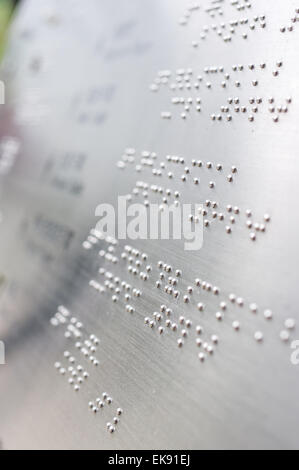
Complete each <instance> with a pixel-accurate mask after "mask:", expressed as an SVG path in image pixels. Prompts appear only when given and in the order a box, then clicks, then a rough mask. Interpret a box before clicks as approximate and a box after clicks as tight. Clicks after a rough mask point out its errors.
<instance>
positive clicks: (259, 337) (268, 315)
mask: <svg viewBox="0 0 299 470" xmlns="http://www.w3.org/2000/svg"><path fill="white" fill-rule="evenodd" d="M194 283H195V286H197V287H199V288H201V289H203V290H204V291H206V292H213V293H214V294H215V293H217V294H218V293H219V292H220V290H219V288H217V287H213V286H212V285H211V284H210V283H208V282H206V281H202V280H201V279H199V278H197V279H195V282H194ZM188 289H192V287H191V288H188ZM228 300H229V302H230V303H231V304H234V305H237V306H239V307H241V308H242V307H244V305H245V301H244V299H243V298H242V297H238V296H237V295H235V294H233V293H232V294H229V295H228ZM219 307H220V309H219V311H218V312H216V314H215V317H216V319H217V320H218V321H222V320H223V319H224V313H225V311H227V308H228V304H227V302H226V301H222V302H220V304H219ZM197 308H198V310H199V311H204V309H205V305H204V304H203V303H202V302H200V303H198V304H197ZM249 310H250V312H252V313H253V314H257V313H258V312H259V307H258V305H257V304H256V303H254V302H252V303H250V304H249ZM263 315H264V318H265V319H266V320H268V321H270V320H272V319H273V312H272V310H270V309H266V310H264V312H263ZM284 326H285V328H286V329H284V330H281V332H280V339H281V340H282V341H284V342H287V341H289V339H290V333H289V331H290V330H293V329H294V328H295V320H294V319H293V318H288V319H287V320H286V321H285V323H284ZM232 327H233V328H234V330H235V331H239V330H240V328H241V324H240V321H239V320H235V321H233V323H232ZM288 330H289V331H288ZM254 338H255V340H256V341H257V342H261V341H263V339H264V335H263V333H262V332H261V331H256V332H255V334H254Z"/></svg>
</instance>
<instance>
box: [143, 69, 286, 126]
mask: <svg viewBox="0 0 299 470" xmlns="http://www.w3.org/2000/svg"><path fill="white" fill-rule="evenodd" d="M278 64H282V62H281V61H280V62H278ZM234 67H237V66H234ZM239 67H240V68H242V67H243V66H239ZM249 67H254V65H253V64H250V65H249ZM278 75H279V71H278V70H277V69H275V70H273V76H274V77H277V76H278ZM199 77H200V78H201V79H202V77H201V76H199ZM227 77H228V78H227ZM229 78H230V75H229V74H228V73H226V74H225V80H223V81H221V83H220V85H221V87H222V88H226V87H227V85H228V84H229V82H228V80H229ZM258 85H259V81H258V80H257V79H254V80H252V86H254V87H257V86H258ZM177 86H178V88H179V89H183V88H186V89H188V90H190V89H191V88H192V85H191V83H190V82H187V83H179V84H178V85H176V84H171V88H172V89H176V87H177ZM193 86H194V87H195V88H196V89H198V88H199V82H196V83H194V85H193ZM241 86H242V83H241V81H240V80H236V81H235V87H237V88H240V87H241ZM150 88H151V90H153V91H157V90H158V89H159V88H158V85H157V84H153V85H151V87H150ZM206 88H207V89H212V82H211V81H207V82H206ZM250 99H251V98H249V100H250ZM257 99H258V98H257ZM171 103H172V104H173V105H175V106H178V105H179V106H183V107H184V110H183V112H181V118H182V119H186V118H187V116H188V113H189V112H190V111H191V110H192V109H195V110H196V111H197V113H200V112H201V111H202V98H201V97H195V98H193V97H191V96H189V97H183V96H175V97H173V98H171ZM235 110H236V111H238V110H240V109H239V108H238V109H235ZM246 111H247V109H246V107H244V108H243V112H246ZM257 111H258V107H256V106H255V107H254V108H253V109H252V112H255V113H256V112H257ZM227 112H229V109H228V111H227ZM160 115H161V118H162V119H171V117H172V113H171V112H170V111H162V112H161V114H160ZM212 116H215V115H212ZM219 116H220V118H219V119H218V120H221V115H219ZM230 116H231V115H230ZM215 119H216V116H215V118H214V119H213V120H215ZM228 120H229V121H230V120H231V118H230V119H228ZM249 120H250V121H253V120H254V118H253V116H252V118H251V119H249Z"/></svg>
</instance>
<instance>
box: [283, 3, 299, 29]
mask: <svg viewBox="0 0 299 470" xmlns="http://www.w3.org/2000/svg"><path fill="white" fill-rule="evenodd" d="M298 15H299V8H296V9H295V16H292V18H291V21H290V24H288V26H282V27H281V28H280V31H281V33H285V32H292V31H294V25H296V23H297V22H298V21H299V16H298Z"/></svg>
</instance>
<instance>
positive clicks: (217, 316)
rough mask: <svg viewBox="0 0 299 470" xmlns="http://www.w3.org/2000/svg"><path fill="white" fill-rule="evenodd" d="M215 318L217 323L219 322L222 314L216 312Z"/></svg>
mask: <svg viewBox="0 0 299 470" xmlns="http://www.w3.org/2000/svg"><path fill="white" fill-rule="evenodd" d="M215 316H216V318H217V320H218V321H221V320H222V319H223V314H222V313H221V312H216V314H215Z"/></svg>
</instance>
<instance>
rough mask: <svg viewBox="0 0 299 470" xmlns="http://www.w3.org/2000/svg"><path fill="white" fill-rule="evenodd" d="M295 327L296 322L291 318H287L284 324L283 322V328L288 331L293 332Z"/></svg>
mask: <svg viewBox="0 0 299 470" xmlns="http://www.w3.org/2000/svg"><path fill="white" fill-rule="evenodd" d="M295 325H296V322H295V320H294V319H293V318H288V319H287V320H286V321H285V322H284V326H285V327H286V328H287V329H288V330H293V329H294V328H295Z"/></svg>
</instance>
